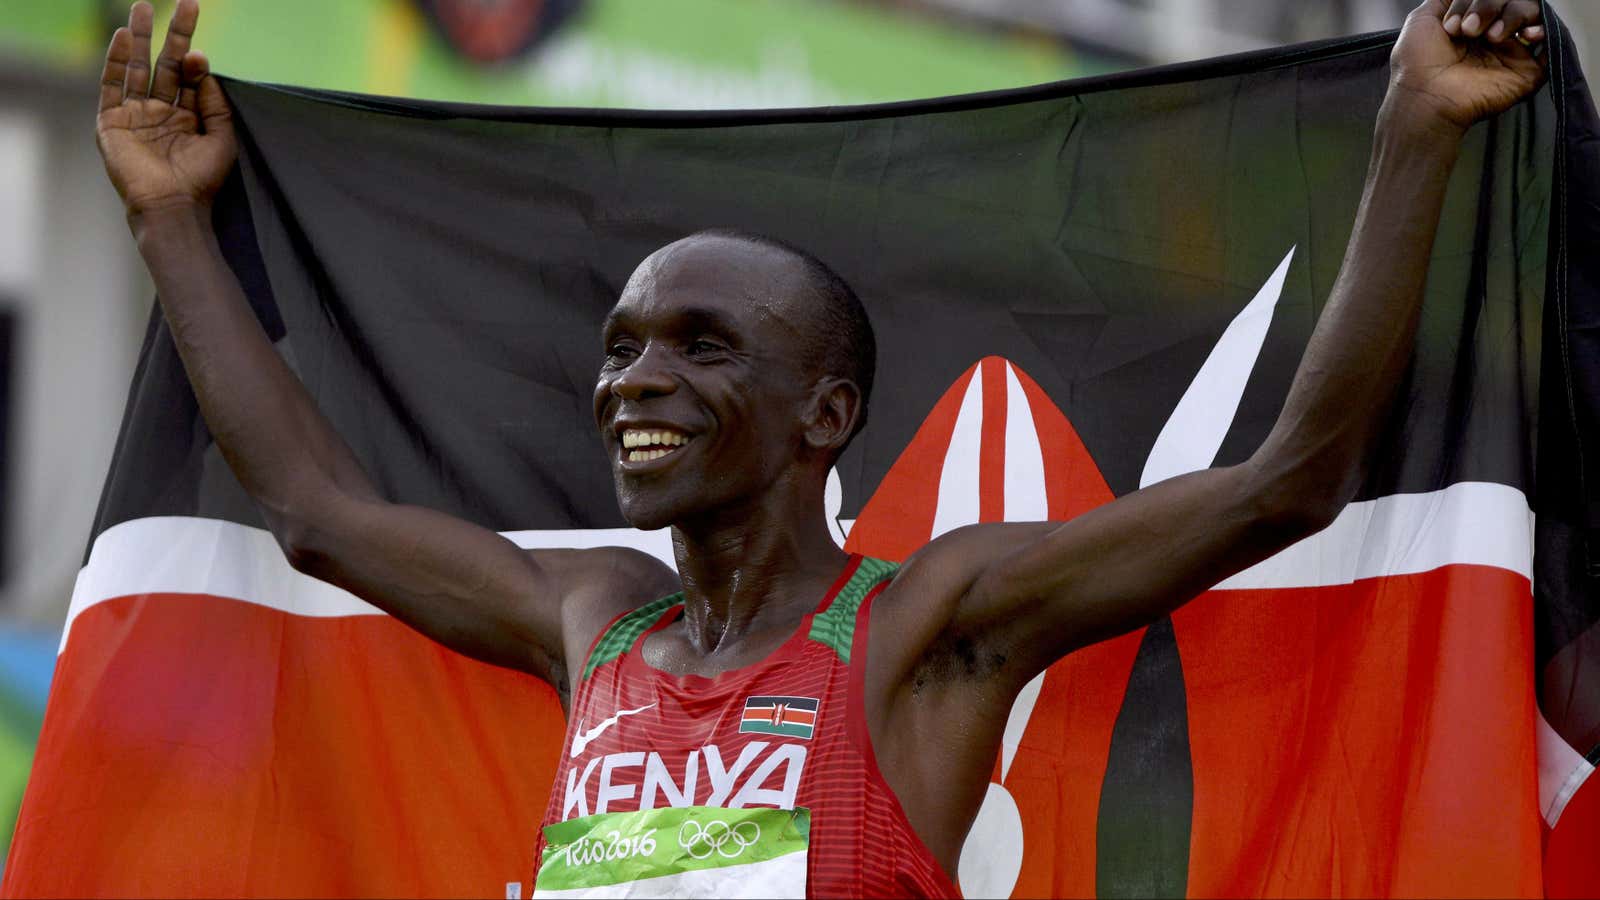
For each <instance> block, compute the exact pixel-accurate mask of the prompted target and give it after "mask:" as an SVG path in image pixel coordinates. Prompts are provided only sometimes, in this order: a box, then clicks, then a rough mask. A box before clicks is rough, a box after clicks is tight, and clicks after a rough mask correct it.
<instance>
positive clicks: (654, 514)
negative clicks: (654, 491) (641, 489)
mask: <svg viewBox="0 0 1600 900" xmlns="http://www.w3.org/2000/svg"><path fill="white" fill-rule="evenodd" d="M617 506H618V507H619V508H620V509H621V511H622V518H623V520H624V521H626V522H627V523H628V524H629V525H631V526H633V527H634V528H637V529H639V530H640V531H656V530H658V529H661V528H666V527H667V526H669V525H671V524H672V523H673V522H675V521H677V520H678V518H679V513H680V511H679V510H678V509H677V508H676V506H675V505H673V504H664V503H652V502H649V501H647V500H644V499H643V498H638V497H635V498H633V499H631V500H630V499H625V498H622V497H618V498H617Z"/></svg>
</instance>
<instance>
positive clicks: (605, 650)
mask: <svg viewBox="0 0 1600 900" xmlns="http://www.w3.org/2000/svg"><path fill="white" fill-rule="evenodd" d="M682 602H683V592H682V591H679V592H678V593H676V594H668V595H667V596H665V597H662V598H661V599H660V600H652V601H650V602H649V603H646V604H645V605H643V606H641V607H639V608H638V609H636V610H634V611H633V612H631V613H628V614H627V615H625V616H623V617H622V618H620V619H618V620H616V621H615V622H612V623H611V627H610V628H607V629H606V631H605V634H602V635H600V640H598V641H595V644H594V650H592V651H590V653H589V661H588V662H586V663H584V665H583V674H582V675H581V676H579V677H578V681H579V683H582V682H584V681H587V680H588V678H589V676H590V675H593V674H594V670H595V669H598V668H600V667H601V666H603V665H605V664H606V663H608V662H611V661H612V660H613V659H616V658H617V657H619V656H621V655H622V654H624V653H627V652H628V650H629V649H630V648H632V647H633V642H634V641H637V640H638V639H639V635H641V634H644V632H645V629H647V628H649V627H650V626H651V625H654V624H655V623H656V620H657V619H659V618H661V614H662V613H664V612H666V611H667V609H668V608H669V607H671V606H672V605H674V604H676V603H682Z"/></svg>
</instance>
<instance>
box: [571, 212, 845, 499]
mask: <svg viewBox="0 0 1600 900" xmlns="http://www.w3.org/2000/svg"><path fill="white" fill-rule="evenodd" d="M602 339H603V341H604V347H605V353H606V359H605V363H604V364H603V366H602V367H601V370H600V376H599V379H598V381H597V383H596V385H595V397H594V403H595V418H596V421H597V423H598V424H599V426H600V432H601V438H602V440H603V441H604V442H605V445H606V448H607V452H608V453H609V455H610V456H611V462H612V471H613V474H614V476H615V478H616V484H617V500H618V502H619V503H620V504H621V506H622V512H623V515H624V516H625V517H626V518H627V519H628V520H629V521H630V522H631V523H633V524H634V525H636V526H638V527H641V528H659V527H662V526H665V525H668V524H672V523H674V522H679V521H683V520H686V519H689V518H693V517H695V516H699V515H704V514H706V513H710V512H713V511H716V510H721V509H725V508H729V507H731V506H736V505H737V504H740V503H760V502H762V501H763V497H764V496H765V495H767V494H768V493H769V492H770V489H771V488H772V487H773V485H775V484H777V483H779V482H786V483H789V484H790V485H801V486H803V488H805V489H810V488H812V487H814V488H815V489H816V490H817V491H820V490H821V486H822V484H823V482H824V480H825V478H826V476H827V472H828V468H829V467H830V466H831V465H832V464H833V461H834V460H835V459H836V458H837V457H838V455H839V453H840V452H842V451H843V450H844V447H845V445H846V444H847V443H849V441H850V438H851V437H853V436H854V434H855V433H856V431H858V430H859V429H860V427H861V424H862V423H863V422H864V421H865V418H866V406H867V393H868V392H869V391H870V390H871V387H872V373H873V367H874V364H875V357H876V347H875V342H874V339H873V335H872V326H871V324H870V323H869V322H868V321H867V316H866V311H865V310H864V309H863V308H862V306H861V303H860V301H859V300H857V299H856V296H855V293H854V292H853V291H851V290H850V288H849V286H848V285H847V284H845V282H844V280H843V279H841V278H840V277H839V276H838V275H837V274H835V273H834V272H833V270H832V269H830V268H828V266H826V265H825V264H823V263H822V262H821V261H820V260H818V259H816V258H815V257H813V256H811V255H810V254H808V253H806V252H804V251H802V250H799V249H797V248H795V247H791V246H789V245H787V244H784V243H782V242H780V241H776V240H773V239H771V238H765V237H760V236H756V235H749V234H742V233H739V232H733V231H703V232H699V233H697V234H693V235H690V236H689V237H687V238H684V239H683V240H680V241H676V242H674V243H672V244H668V245H667V246H665V247H662V248H661V249H660V250H657V251H656V252H655V253H652V254H651V255H650V256H649V257H647V258H646V259H645V260H644V262H642V263H640V264H639V267H638V268H637V269H635V270H634V273H633V276H632V277H631V278H630V279H629V280H628V284H627V287H625V288H624V289H623V292H622V297H621V298H620V299H619V300H618V301H617V305H616V307H615V308H613V309H612V311H611V314H610V315H609V316H608V317H607V319H606V323H605V326H604V332H603V335H602Z"/></svg>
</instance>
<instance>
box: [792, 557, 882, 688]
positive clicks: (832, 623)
mask: <svg viewBox="0 0 1600 900" xmlns="http://www.w3.org/2000/svg"><path fill="white" fill-rule="evenodd" d="M899 569H900V565H899V563H892V562H885V561H884V560H881V559H873V558H872V557H870V556H863V557H862V558H861V565H860V566H859V567H858V568H857V569H856V573H855V574H854V575H851V576H850V580H849V581H847V582H845V585H844V587H842V588H840V589H839V593H838V594H836V595H834V598H833V602H832V603H830V604H828V608H827V609H825V610H823V611H822V612H820V613H817V615H816V617H815V618H813V619H812V620H811V633H810V634H809V635H807V637H809V638H811V640H813V641H816V642H818V643H820V644H825V645H826V646H828V647H829V648H831V649H832V650H833V652H834V653H837V654H839V661H840V662H842V663H849V662H850V643H851V641H853V640H854V639H855V635H856V611H857V610H859V609H860V608H861V601H862V600H865V599H866V597H867V594H868V593H869V592H870V591H871V590H872V589H873V588H875V587H877V586H878V585H879V584H881V583H883V582H885V581H888V580H889V579H891V578H893V577H894V573H895V572H897V571H899Z"/></svg>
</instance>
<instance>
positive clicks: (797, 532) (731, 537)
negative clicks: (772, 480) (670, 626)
mask: <svg viewBox="0 0 1600 900" xmlns="http://www.w3.org/2000/svg"><path fill="white" fill-rule="evenodd" d="M774 493H775V494H779V495H781V494H783V493H784V492H782V491H781V490H780V491H775V492H774ZM808 493H809V492H808ZM785 501H791V502H785ZM672 543H673V551H674V553H675V554H676V555H677V562H678V574H679V576H680V577H681V578H682V579H683V592H684V626H685V627H686V629H687V632H688V637H689V639H690V641H691V642H692V643H694V644H695V647H696V649H697V650H698V651H700V652H701V653H702V654H706V655H710V654H713V653H717V652H720V651H727V650H730V649H732V648H733V647H735V646H737V644H738V643H739V642H740V641H741V640H742V639H743V638H744V637H745V636H746V635H750V634H755V633H761V632H763V631H766V630H767V629H769V628H774V627H778V626H789V625H792V624H793V623H794V622H795V621H797V620H798V619H799V618H800V617H801V616H803V615H805V614H806V613H808V612H810V611H811V610H812V608H814V607H815V606H816V604H817V603H818V601H819V600H820V599H821V592H822V591H823V590H825V589H826V588H827V586H828V585H829V584H831V583H832V582H833V581H834V579H836V578H837V577H838V575H839V572H840V570H841V569H842V568H843V566H844V562H845V559H846V554H845V553H844V551H843V550H840V549H839V546H838V545H837V544H835V543H834V541H833V536H832V534H830V533H829V530H828V524H827V519H826V518H825V513H824V512H823V503H822V496H821V493H820V492H816V496H814V497H811V496H804V497H794V498H790V497H783V496H777V497H775V496H772V495H768V496H766V497H763V498H761V502H758V503H751V504H749V505H748V506H746V507H744V508H740V509H724V510H719V511H718V512H717V514H716V515H715V516H710V517H706V519H704V520H696V521H694V522H690V523H679V524H677V525H674V526H673V528H672Z"/></svg>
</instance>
